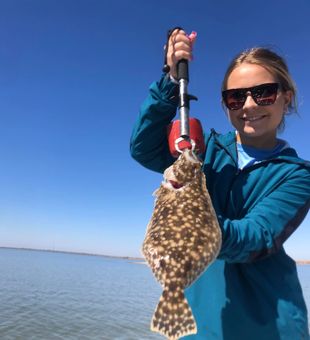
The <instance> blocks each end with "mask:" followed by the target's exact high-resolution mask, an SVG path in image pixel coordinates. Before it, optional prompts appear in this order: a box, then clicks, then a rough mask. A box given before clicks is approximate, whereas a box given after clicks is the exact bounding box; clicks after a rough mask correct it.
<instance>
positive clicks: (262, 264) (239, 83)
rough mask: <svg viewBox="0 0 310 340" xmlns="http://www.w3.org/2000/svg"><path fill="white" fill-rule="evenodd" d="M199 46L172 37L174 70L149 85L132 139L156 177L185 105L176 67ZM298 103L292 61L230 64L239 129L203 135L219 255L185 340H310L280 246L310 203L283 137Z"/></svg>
mask: <svg viewBox="0 0 310 340" xmlns="http://www.w3.org/2000/svg"><path fill="white" fill-rule="evenodd" d="M194 40H195V35H194V34H191V35H189V36H188V35H186V33H185V32H184V31H182V30H175V31H174V32H173V33H172V35H171V36H170V39H169V44H168V47H167V48H168V50H167V64H168V66H169V69H170V71H169V74H167V75H163V76H162V78H161V79H160V81H159V82H156V83H153V84H152V86H151V87H150V93H149V96H148V97H147V99H146V100H145V102H144V103H143V105H142V107H141V111H140V116H139V118H138V120H137V123H136V125H135V127H134V130H133V133H132V138H131V154H132V157H133V158H135V159H136V160H137V161H138V162H140V163H141V164H142V165H144V166H145V167H147V168H149V169H152V170H154V171H158V172H163V171H164V170H165V169H166V168H167V167H168V166H170V165H171V164H172V163H173V161H174V159H173V158H172V156H171V155H170V153H169V148H168V143H167V137H166V127H167V125H168V124H169V123H170V122H171V120H172V119H173V117H174V116H175V114H176V110H177V105H178V84H177V82H176V81H175V78H176V64H177V62H178V61H179V60H180V59H187V60H191V59H192V45H193V42H194ZM295 97H296V88H295V86H294V82H293V80H292V79H291V76H290V75H289V72H288V68H287V65H286V63H285V61H284V60H283V59H282V58H281V57H280V56H278V55H277V54H276V53H274V52H272V51H271V50H268V49H264V48H253V49H250V50H248V51H245V52H242V53H241V54H239V55H238V56H237V57H236V58H235V59H234V60H233V61H232V62H231V64H230V65H229V67H228V70H227V72H226V74H225V77H224V80H223V85H222V99H223V104H224V105H225V107H226V111H227V115H228V118H229V119H230V121H231V123H232V125H233V126H234V128H235V130H234V131H231V132H228V133H227V134H224V135H221V134H218V133H216V132H215V131H214V130H211V132H210V133H209V134H206V136H205V142H206V152H205V154H204V156H203V161H204V163H203V171H204V173H205V175H206V179H207V187H208V191H209V193H210V196H211V198H212V203H213V206H214V209H215V211H216V214H217V218H218V221H219V224H220V227H221V229H222V235H223V240H222V249H221V252H220V254H219V256H218V258H217V260H216V261H215V262H214V263H213V264H212V265H211V266H210V267H209V268H208V269H207V270H206V271H205V272H204V274H203V275H202V276H201V277H200V278H199V279H198V280H197V281H196V282H194V283H193V284H192V286H190V287H189V288H188V289H187V291H186V296H187V299H188V301H189V304H190V306H191V308H192V310H193V314H194V316H195V319H196V322H197V327H198V332H197V334H196V335H193V336H188V337H186V339H210V340H211V339H214V340H221V339H225V340H248V339H250V340H256V339H257V340H262V339H264V340H265V339H266V340H280V339H281V340H282V339H289V340H292V339H294V340H299V339H300V340H301V339H309V332H308V321H307V310H306V306H305V302H304V299H303V295H302V290H301V287H300V283H299V280H298V277H297V272H296V265H295V262H294V261H293V260H292V259H291V258H290V257H289V256H288V255H287V254H286V253H285V250H284V248H283V243H284V242H285V240H287V238H288V237H289V236H290V235H291V234H292V233H293V232H294V231H295V229H296V228H297V227H298V226H299V225H300V224H301V222H302V220H303V219H304V217H305V216H306V214H307V212H308V210H309V205H310V163H309V162H307V161H304V160H302V159H301V158H299V157H298V155H297V153H296V151H295V150H294V149H292V148H291V147H290V146H289V145H288V143H287V142H285V141H283V140H281V139H278V138H277V131H278V130H279V129H281V128H282V127H283V125H284V117H285V115H286V114H287V113H289V112H291V111H293V110H295V109H296V103H295Z"/></svg>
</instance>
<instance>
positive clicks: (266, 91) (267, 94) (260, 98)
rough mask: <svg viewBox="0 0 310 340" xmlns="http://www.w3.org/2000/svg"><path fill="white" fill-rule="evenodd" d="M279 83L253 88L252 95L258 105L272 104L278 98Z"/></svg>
mask: <svg viewBox="0 0 310 340" xmlns="http://www.w3.org/2000/svg"><path fill="white" fill-rule="evenodd" d="M277 93H278V84H265V85H261V86H258V87H257V88H256V89H254V90H252V96H253V99H254V100H255V102H256V104H257V105H261V106H266V105H272V104H273V103H274V102H275V101H276V99H277Z"/></svg>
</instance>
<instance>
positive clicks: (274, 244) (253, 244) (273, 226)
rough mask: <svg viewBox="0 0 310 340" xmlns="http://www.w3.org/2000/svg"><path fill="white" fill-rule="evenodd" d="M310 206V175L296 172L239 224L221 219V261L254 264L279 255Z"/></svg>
mask: <svg viewBox="0 0 310 340" xmlns="http://www.w3.org/2000/svg"><path fill="white" fill-rule="evenodd" d="M309 206H310V172H309V168H308V169H304V168H303V169H302V171H297V172H296V173H295V174H294V177H293V178H290V179H288V180H287V181H286V182H284V183H282V184H281V185H280V186H279V187H278V188H277V189H275V190H274V191H273V192H272V193H271V194H269V196H266V197H264V198H263V199H262V200H261V201H260V202H259V203H258V204H257V205H256V206H255V207H254V208H253V209H252V210H251V211H249V212H248V214H247V215H246V216H245V217H244V218H242V219H240V220H230V219H228V218H224V217H223V216H218V220H219V224H220V226H221V228H222V233H223V243H222V249H221V252H220V254H219V258H220V259H223V260H225V261H227V262H252V261H256V260H259V259H261V258H264V257H266V256H268V255H270V254H272V253H275V252H277V251H278V250H279V249H280V248H281V247H282V245H283V243H284V242H285V240H287V238H288V237H289V236H290V235H291V234H292V233H293V232H294V231H295V230H296V228H297V227H298V226H299V225H300V224H301V222H302V221H303V219H304V218H305V216H306V215H307V212H308V210H309Z"/></svg>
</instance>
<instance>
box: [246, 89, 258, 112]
mask: <svg viewBox="0 0 310 340" xmlns="http://www.w3.org/2000/svg"><path fill="white" fill-rule="evenodd" d="M255 106H257V104H256V103H255V101H254V99H253V97H252V94H251V92H248V93H247V94H246V100H245V102H244V105H243V109H249V108H252V107H255Z"/></svg>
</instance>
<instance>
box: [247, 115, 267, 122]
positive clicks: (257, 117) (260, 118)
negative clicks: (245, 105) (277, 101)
mask: <svg viewBox="0 0 310 340" xmlns="http://www.w3.org/2000/svg"><path fill="white" fill-rule="evenodd" d="M265 117H266V116H251V117H242V118H241V119H242V120H243V121H245V122H256V121H259V120H262V119H264V118H265Z"/></svg>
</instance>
